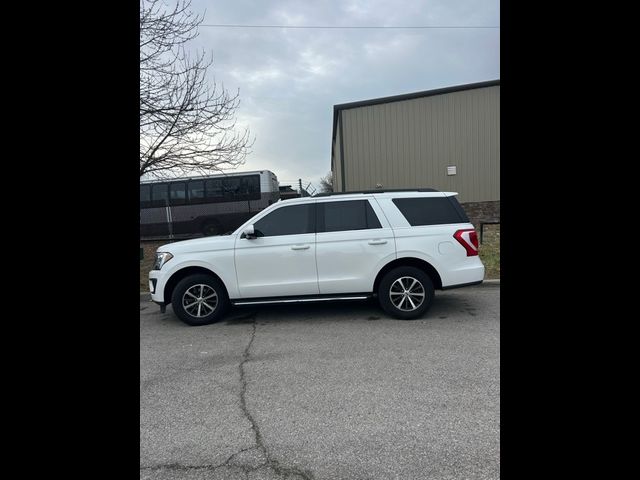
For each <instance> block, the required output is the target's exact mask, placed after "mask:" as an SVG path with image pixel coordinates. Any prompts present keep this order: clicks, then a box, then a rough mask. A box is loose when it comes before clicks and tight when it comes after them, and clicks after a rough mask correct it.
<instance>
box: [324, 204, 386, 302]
mask: <svg viewBox="0 0 640 480" xmlns="http://www.w3.org/2000/svg"><path fill="white" fill-rule="evenodd" d="M351 202H354V203H353V204H352V203H351ZM355 202H365V205H366V204H368V205H369V206H368V207H367V208H366V210H365V208H364V206H363V207H362V210H361V211H360V210H358V208H360V207H358V208H353V207H354V206H355ZM322 203H325V202H322ZM326 204H327V205H328V207H327V208H326V210H325V207H324V205H322V204H321V202H318V204H317V211H318V221H317V223H318V233H317V234H316V259H317V265H318V287H319V290H320V293H321V294H334V293H363V292H371V291H372V289H373V280H374V279H375V276H376V275H377V273H378V271H379V270H380V268H382V266H384V265H385V264H386V263H388V262H390V261H391V260H393V259H395V256H396V247H395V238H394V236H393V230H391V228H390V227H389V224H388V223H387V221H386V218H384V215H382V212H381V211H380V208H379V206H378V205H377V204H375V203H368V201H367V200H364V201H363V200H354V201H336V202H326ZM323 216H324V218H323ZM332 217H333V218H332ZM350 224H353V226H354V227H358V228H359V229H357V230H340V231H331V232H325V231H322V232H321V230H324V229H325V228H326V229H344V228H349V225H350ZM372 226H373V227H379V228H370V227H372Z"/></svg>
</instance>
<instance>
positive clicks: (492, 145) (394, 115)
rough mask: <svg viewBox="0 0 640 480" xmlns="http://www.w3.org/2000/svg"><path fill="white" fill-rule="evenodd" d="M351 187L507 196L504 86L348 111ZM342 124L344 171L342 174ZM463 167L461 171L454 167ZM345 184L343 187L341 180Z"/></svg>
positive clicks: (469, 198) (471, 197) (474, 198)
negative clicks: (503, 183)
mask: <svg viewBox="0 0 640 480" xmlns="http://www.w3.org/2000/svg"><path fill="white" fill-rule="evenodd" d="M342 116H343V121H344V126H343V132H344V136H345V138H344V141H345V143H344V154H345V159H346V163H345V177H346V190H364V189H373V188H375V186H376V183H381V184H382V185H383V187H385V188H413V187H434V188H437V189H440V190H448V191H455V192H459V193H460V196H459V197H458V198H459V200H460V201H461V202H479V201H490V200H500V87H499V86H494V87H486V88H479V89H475V90H466V91H461V92H453V93H447V94H443V95H434V96H432V97H424V98H416V99H413V100H404V101H400V102H392V103H385V104H380V105H370V106H366V107H358V108H352V109H348V110H343V111H342ZM339 154H340V144H339V129H338V134H337V138H336V147H335V149H334V155H336V170H337V175H338V178H339V177H340V161H341V159H340V158H339ZM448 165H456V167H457V170H458V172H457V175H455V176H447V171H446V167H447V166H448ZM338 185H341V181H340V180H339V182H338Z"/></svg>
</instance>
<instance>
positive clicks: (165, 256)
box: [151, 252, 173, 270]
mask: <svg viewBox="0 0 640 480" xmlns="http://www.w3.org/2000/svg"><path fill="white" fill-rule="evenodd" d="M172 258H173V255H171V254H170V253H169V252H156V261H155V262H153V268H152V269H151V270H160V269H161V268H162V266H163V265H164V264H165V263H167V262H168V261H169V260H171V259H172Z"/></svg>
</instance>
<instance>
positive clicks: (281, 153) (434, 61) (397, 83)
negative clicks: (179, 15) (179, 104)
mask: <svg viewBox="0 0 640 480" xmlns="http://www.w3.org/2000/svg"><path fill="white" fill-rule="evenodd" d="M192 7H193V8H194V10H196V11H197V12H199V13H203V12H204V10H205V9H206V16H205V17H206V18H205V22H204V23H218V24H226V23H237V24H286V25H499V23H500V19H499V2H497V1H495V0H491V1H482V0H449V1H447V0H440V1H410V0H400V1H394V2H389V1H388V0H385V1H383V0H347V1H341V0H325V1H314V2H308V1H305V0H283V1H270V2H264V1H250V0H235V1H234V2H228V1H217V0H193V3H192ZM499 32H500V31H499V30H487V29H456V30H393V29H386V30H308V29H302V30H298V29H257V28H253V29H231V28H207V27H202V28H201V30H200V36H199V37H198V38H197V39H196V40H195V41H194V42H193V45H192V46H193V47H194V48H196V49H205V50H206V51H208V52H212V53H213V56H214V66H213V69H212V72H211V80H212V81H213V80H214V79H215V81H217V82H218V83H224V86H225V88H227V89H229V90H232V91H235V90H236V89H239V90H240V98H241V105H240V108H239V110H238V126H239V127H240V126H247V127H249V128H250V130H251V132H252V134H254V135H255V137H256V142H255V144H254V148H253V153H252V154H251V155H250V156H249V158H248V159H247V164H246V165H245V167H244V168H243V169H246V170H249V169H251V170H254V169H269V170H272V171H273V172H275V173H276V175H277V176H278V177H279V178H280V179H282V180H295V179H297V178H302V179H304V180H308V181H314V182H317V181H318V179H319V178H320V177H322V176H324V174H326V173H327V172H328V171H329V170H330V168H331V167H330V165H331V163H330V162H331V144H330V141H331V129H332V115H333V105H334V104H337V103H344V102H350V101H356V100H364V99H369V98H376V97H381V96H387V95H397V94H402V93H409V92H415V91H419V90H427V89H431V88H439V87H445V86H450V85H458V84H464V83H471V82H477V81H483V80H490V79H495V78H499V77H500V41H499V34H500V33H499Z"/></svg>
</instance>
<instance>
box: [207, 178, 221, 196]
mask: <svg viewBox="0 0 640 480" xmlns="http://www.w3.org/2000/svg"><path fill="white" fill-rule="evenodd" d="M205 186H206V191H207V199H208V200H213V199H217V200H221V199H222V179H221V178H212V179H211V180H207V181H206V182H205Z"/></svg>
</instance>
